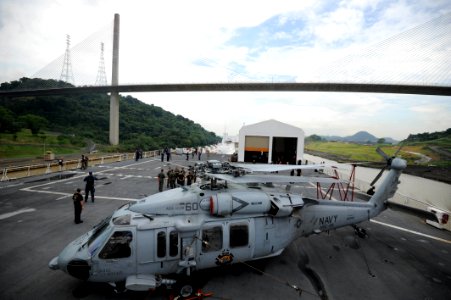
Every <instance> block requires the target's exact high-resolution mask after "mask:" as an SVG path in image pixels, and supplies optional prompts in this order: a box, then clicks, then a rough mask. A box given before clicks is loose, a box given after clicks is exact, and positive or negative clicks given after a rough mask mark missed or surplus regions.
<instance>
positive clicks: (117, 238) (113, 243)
mask: <svg viewBox="0 0 451 300" xmlns="http://www.w3.org/2000/svg"><path fill="white" fill-rule="evenodd" d="M132 240H133V235H132V233H131V232H130V231H116V232H114V233H113V235H112V236H111V237H110V239H109V240H108V242H107V243H106V245H105V246H104V247H103V249H102V251H101V252H100V253H99V257H100V258H103V259H116V258H124V257H129V256H130V255H131V248H130V243H131V241H132Z"/></svg>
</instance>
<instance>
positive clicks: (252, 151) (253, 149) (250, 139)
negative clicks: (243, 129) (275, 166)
mask: <svg viewBox="0 0 451 300" xmlns="http://www.w3.org/2000/svg"><path fill="white" fill-rule="evenodd" d="M268 153H269V137H268V136H246V140H245V147H244V161H245V162H252V163H268Z"/></svg>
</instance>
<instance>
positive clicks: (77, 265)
mask: <svg viewBox="0 0 451 300" xmlns="http://www.w3.org/2000/svg"><path fill="white" fill-rule="evenodd" d="M90 270H91V267H90V266H89V264H88V262H87V261H85V260H71V261H70V262H69V263H68V264H67V273H69V274H70V275H72V276H74V277H75V278H78V279H82V280H86V279H88V278H89V271H90Z"/></svg>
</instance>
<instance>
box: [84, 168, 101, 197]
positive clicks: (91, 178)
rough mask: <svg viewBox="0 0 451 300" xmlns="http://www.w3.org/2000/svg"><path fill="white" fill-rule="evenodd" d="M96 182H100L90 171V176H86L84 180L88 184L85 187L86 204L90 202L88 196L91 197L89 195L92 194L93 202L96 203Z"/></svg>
mask: <svg viewBox="0 0 451 300" xmlns="http://www.w3.org/2000/svg"><path fill="white" fill-rule="evenodd" d="M96 180H98V179H97V177H95V176H94V175H92V172H91V171H89V175H88V176H86V177H85V179H83V181H85V182H86V186H85V202H88V196H89V193H91V201H92V202H93V203H94V192H95V188H94V182H95V181H96Z"/></svg>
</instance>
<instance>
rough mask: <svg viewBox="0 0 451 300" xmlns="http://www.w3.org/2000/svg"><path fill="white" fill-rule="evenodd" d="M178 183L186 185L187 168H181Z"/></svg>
mask: <svg viewBox="0 0 451 300" xmlns="http://www.w3.org/2000/svg"><path fill="white" fill-rule="evenodd" d="M177 184H178V185H180V186H184V185H185V169H183V168H182V169H181V170H180V171H179V172H178V174H177Z"/></svg>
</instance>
